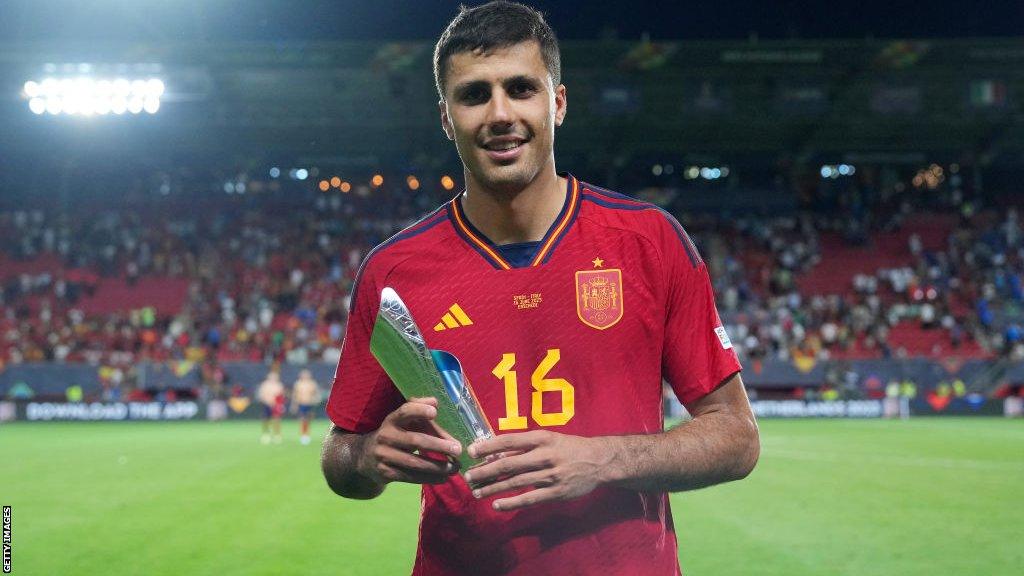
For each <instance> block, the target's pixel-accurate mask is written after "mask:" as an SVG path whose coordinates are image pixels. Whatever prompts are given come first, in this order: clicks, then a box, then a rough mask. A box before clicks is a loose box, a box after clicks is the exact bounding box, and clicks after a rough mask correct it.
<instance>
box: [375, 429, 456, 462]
mask: <svg viewBox="0 0 1024 576" xmlns="http://www.w3.org/2000/svg"><path fill="white" fill-rule="evenodd" d="M449 438H450V436H449ZM385 441H386V442H387V444H388V446H393V447H395V448H398V449H399V450H403V451H405V452H417V451H419V452H440V453H441V454H445V455H447V456H458V455H459V454H460V453H461V452H462V446H461V445H460V444H459V443H458V442H457V441H455V440H454V439H445V438H438V437H436V436H431V435H430V434H424V433H423V432H410V431H403V432H400V433H398V434H396V435H395V436H394V437H388V438H386V439H385Z"/></svg>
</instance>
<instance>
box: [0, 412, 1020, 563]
mask: <svg viewBox="0 0 1024 576" xmlns="http://www.w3.org/2000/svg"><path fill="white" fill-rule="evenodd" d="M326 426H327V425H326V422H325V421H323V420H320V421H319V422H318V424H317V425H316V426H315V427H314V433H315V434H322V433H323V431H324V430H326ZM761 431H762V445H763V449H762V456H761V461H760V463H759V464H758V467H757V469H756V470H755V471H754V473H753V474H752V475H751V476H750V478H748V479H746V480H744V481H742V482H738V483H733V484H727V485H724V486H718V487H714V488H710V489H706V490H700V491H696V492H689V493H683V494H675V495H673V496H672V505H673V513H674V516H675V522H676V530H677V534H678V537H679V542H680V558H681V562H682V567H683V572H684V573H685V574H687V575H688V576H702V575H734V574H735V575H742V574H757V575H762V574H763V575H776V574H777V575H786V576H793V575H803V574H806V575H814V576H823V575H840V574H843V575H845V574H850V575H853V574H857V575H860V574H893V575H900V576H912V575H928V576H933V575H935V574H984V575H997V574H1007V575H1009V574H1019V573H1020V571H1021V567H1022V566H1024V548H1021V546H1020V528H1021V510H1022V505H1021V493H1022V492H1021V491H1022V488H1024V422H1022V421H1008V420H1002V419H937V418H936V419H925V418H921V419H914V420H910V421H905V422H903V421H896V422H891V421H854V420H828V421H824V420H816V421H812V420H805V421H784V420H764V421H762V422H761ZM285 432H286V436H285V438H286V441H285V443H284V444H282V445H278V446H274V445H272V446H263V445H260V444H259V443H258V441H257V439H258V436H259V424H258V423H256V422H231V423H205V422H201V423H200V422H197V423H167V424H163V423H137V424H136V423H112V424H93V423H89V424H65V423H55V424H37V423H17V424H12V425H0V503H2V504H5V505H8V504H9V505H12V506H13V534H12V544H13V567H14V572H13V573H14V574H101V575H116V574H154V575H156V574H168V575H175V576H178V575H181V574H218V575H219V574H245V575H250V574H253V575H256V574H267V575H282V574H332V575H338V574H340V575H352V576H359V575H393V574H395V575H400V574H408V573H409V570H410V568H411V566H412V561H413V554H414V551H415V545H416V533H417V526H416V523H417V518H418V515H419V493H418V488H417V487H413V486H406V485H392V486H391V487H389V488H388V490H387V492H386V493H385V494H384V496H382V497H381V498H378V499H376V500H373V501H368V502H357V501H347V500H344V499H341V498H337V497H335V496H334V495H333V494H331V493H330V491H329V490H328V489H327V487H326V485H325V484H324V483H323V480H322V479H321V477H320V471H319V464H318V459H319V448H318V446H317V445H316V444H317V443H316V442H314V445H312V446H301V445H299V443H298V442H297V424H296V423H295V422H286V423H285Z"/></svg>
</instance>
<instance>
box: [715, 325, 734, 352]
mask: <svg viewBox="0 0 1024 576" xmlns="http://www.w3.org/2000/svg"><path fill="white" fill-rule="evenodd" d="M715 335H716V336H718V341H719V342H721V343H722V350H728V349H729V348H732V340H729V335H728V334H726V333H725V326H719V327H717V328H715Z"/></svg>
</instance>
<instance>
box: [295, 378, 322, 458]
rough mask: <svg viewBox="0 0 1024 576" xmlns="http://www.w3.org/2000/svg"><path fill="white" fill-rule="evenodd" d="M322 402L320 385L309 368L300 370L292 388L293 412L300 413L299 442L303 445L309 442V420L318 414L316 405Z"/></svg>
mask: <svg viewBox="0 0 1024 576" xmlns="http://www.w3.org/2000/svg"><path fill="white" fill-rule="evenodd" d="M319 403H320V387H319V386H317V385H316V380H313V373H312V372H310V371H309V370H303V371H301V372H299V379H298V380H296V381H295V386H294V387H293V389H292V414H295V413H296V412H298V414H299V422H300V423H299V431H300V433H301V436H300V438H299V442H300V443H302V445H303V446H305V445H307V444H309V421H310V420H312V419H313V416H315V415H316V413H315V412H316V405H317V404H319Z"/></svg>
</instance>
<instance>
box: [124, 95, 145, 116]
mask: <svg viewBox="0 0 1024 576" xmlns="http://www.w3.org/2000/svg"><path fill="white" fill-rule="evenodd" d="M145 105H146V101H145V99H143V98H142V97H141V96H132V99H131V100H129V101H128V111H129V112H131V113H132V114H139V113H141V112H142V108H143V107H145Z"/></svg>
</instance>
